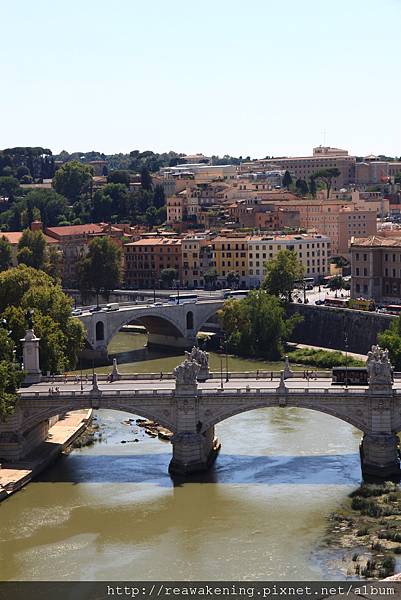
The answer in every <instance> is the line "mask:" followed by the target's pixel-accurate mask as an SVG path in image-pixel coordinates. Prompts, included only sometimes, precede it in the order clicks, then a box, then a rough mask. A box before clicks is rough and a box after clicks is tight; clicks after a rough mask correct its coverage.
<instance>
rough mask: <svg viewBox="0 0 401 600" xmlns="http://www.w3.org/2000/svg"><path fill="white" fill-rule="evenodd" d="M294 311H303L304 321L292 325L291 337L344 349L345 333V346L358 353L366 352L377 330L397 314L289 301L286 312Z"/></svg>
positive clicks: (293, 339) (294, 340)
mask: <svg viewBox="0 0 401 600" xmlns="http://www.w3.org/2000/svg"><path fill="white" fill-rule="evenodd" d="M295 313H299V314H300V315H302V316H303V321H302V323H299V324H298V325H297V326H296V328H295V329H294V332H293V334H292V336H291V340H290V341H292V342H298V343H299V344H309V345H311V346H322V347H325V348H333V349H335V350H345V349H346V348H345V335H347V338H348V350H349V351H350V352H356V353H358V354H367V352H368V351H369V350H370V348H371V346H372V345H373V344H377V336H378V334H379V333H381V332H382V331H385V330H386V329H388V327H389V326H390V323H391V321H392V320H393V319H395V318H397V317H394V316H392V315H384V314H380V313H375V312H367V311H360V310H349V309H344V308H331V307H328V306H309V305H307V304H306V305H305V304H296V303H294V304H290V305H289V306H288V308H287V314H288V315H293V314H295Z"/></svg>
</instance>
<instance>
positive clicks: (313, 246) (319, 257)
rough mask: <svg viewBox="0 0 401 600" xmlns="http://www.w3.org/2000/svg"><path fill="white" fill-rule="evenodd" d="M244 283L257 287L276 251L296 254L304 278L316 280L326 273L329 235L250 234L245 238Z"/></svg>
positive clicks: (328, 267)
mask: <svg viewBox="0 0 401 600" xmlns="http://www.w3.org/2000/svg"><path fill="white" fill-rule="evenodd" d="M247 246H248V284H249V285H250V286H251V287H258V286H259V285H260V284H261V283H262V281H263V279H264V278H265V275H266V263H268V262H269V261H270V260H272V259H274V258H275V257H276V256H277V254H278V252H280V250H290V251H293V252H295V253H296V255H297V257H298V259H299V260H300V261H301V263H302V265H303V267H304V274H305V277H313V278H314V279H318V278H319V277H324V276H326V275H328V274H329V272H330V266H329V263H330V260H329V259H330V256H331V249H330V238H329V237H327V236H325V235H319V234H316V235H313V234H297V235H276V236H254V237H251V238H249V239H248V241H247Z"/></svg>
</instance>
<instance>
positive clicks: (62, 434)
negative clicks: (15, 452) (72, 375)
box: [0, 409, 93, 501]
mask: <svg viewBox="0 0 401 600" xmlns="http://www.w3.org/2000/svg"><path fill="white" fill-rule="evenodd" d="M92 412H93V411H92V409H89V410H84V411H73V412H70V413H67V414H66V415H64V416H62V417H60V419H59V420H58V421H57V422H56V423H55V424H54V425H53V426H51V427H50V429H49V432H48V436H47V438H46V440H45V441H44V442H42V443H41V444H39V445H38V446H37V447H36V448H35V449H34V450H32V452H30V453H29V454H28V455H27V456H26V457H25V458H24V459H23V460H20V461H15V462H13V463H3V464H2V466H1V467H0V501H1V500H5V499H6V498H8V497H9V496H10V495H11V494H13V493H14V492H17V491H18V490H20V489H21V488H22V487H24V486H25V485H26V484H27V483H29V482H30V481H31V480H32V479H33V478H34V477H35V476H36V475H38V474H39V473H40V472H41V471H43V470H44V469H45V468H46V467H48V466H49V465H50V464H51V463H52V462H54V461H55V460H56V459H57V458H58V457H59V456H60V454H61V453H62V452H63V451H64V450H66V448H68V447H69V446H70V445H71V444H72V443H73V442H74V441H75V440H76V439H77V437H79V436H80V435H81V434H82V432H83V431H84V430H85V429H86V427H87V426H88V424H89V423H90V422H91V419H92Z"/></svg>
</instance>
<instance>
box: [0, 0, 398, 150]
mask: <svg viewBox="0 0 401 600" xmlns="http://www.w3.org/2000/svg"><path fill="white" fill-rule="evenodd" d="M400 17H401V0H331V1H329V0H302V1H301V0H279V1H277V0H247V1H246V2H244V0H241V1H239V0H202V1H198V2H194V1H191V0H140V1H139V0H112V1H111V0H79V1H78V0H68V1H67V2H58V1H57V2H55V1H54V0H35V1H34V2H32V0H13V1H12V2H6V0H0V21H1V24H2V26H1V35H0V70H1V74H2V77H1V84H0V148H7V147H13V146H43V147H46V148H51V149H52V150H53V152H60V151H61V150H62V149H65V150H67V151H68V152H74V151H81V152H85V151H90V150H97V151H99V152H104V153H106V154H111V153H117V152H129V151H131V150H134V149H139V150H141V151H143V150H153V151H155V152H164V151H169V150H175V151H176V152H185V153H187V154H192V153H197V152H202V153H204V154H206V155H212V154H218V155H220V156H222V155H224V154H230V155H233V156H240V155H241V156H243V157H245V156H248V155H249V156H251V157H253V158H262V157H264V156H269V155H274V156H284V155H286V156H290V155H293V156H296V155H299V156H307V155H309V154H311V153H312V148H313V147H314V146H316V145H319V144H326V145H330V146H334V147H339V148H345V149H348V150H349V152H350V153H352V154H356V155H362V156H363V155H366V154H371V153H373V154H387V155H390V156H392V155H396V156H400V155H401V110H400V108H401V107H400V99H401V77H400V62H401V36H400V25H401V19H400Z"/></svg>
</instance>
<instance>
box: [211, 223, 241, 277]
mask: <svg viewBox="0 0 401 600" xmlns="http://www.w3.org/2000/svg"><path fill="white" fill-rule="evenodd" d="M249 239H250V238H249V236H234V235H230V234H228V235H227V236H225V235H219V236H217V237H215V238H214V239H213V240H212V251H213V267H214V268H215V269H216V273H217V285H219V286H220V287H226V286H227V276H228V274H229V273H237V274H238V275H239V277H240V287H244V286H246V285H247V278H248V240H249Z"/></svg>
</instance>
